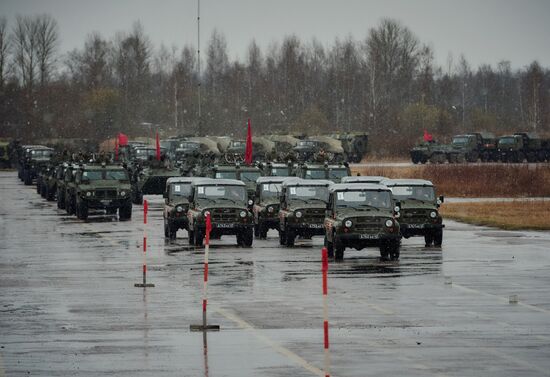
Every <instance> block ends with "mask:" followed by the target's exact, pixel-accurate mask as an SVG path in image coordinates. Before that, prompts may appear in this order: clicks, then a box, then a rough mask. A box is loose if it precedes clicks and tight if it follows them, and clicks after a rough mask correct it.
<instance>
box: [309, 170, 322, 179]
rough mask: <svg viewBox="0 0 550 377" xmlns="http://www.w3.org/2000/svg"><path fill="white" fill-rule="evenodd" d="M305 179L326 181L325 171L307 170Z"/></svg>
mask: <svg viewBox="0 0 550 377" xmlns="http://www.w3.org/2000/svg"><path fill="white" fill-rule="evenodd" d="M304 178H305V179H325V178H326V176H325V169H307V170H306V175H305V177H304Z"/></svg>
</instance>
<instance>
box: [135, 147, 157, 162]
mask: <svg viewBox="0 0 550 377" xmlns="http://www.w3.org/2000/svg"><path fill="white" fill-rule="evenodd" d="M156 156H157V151H156V150H155V149H136V158H137V159H139V160H147V159H149V157H156Z"/></svg>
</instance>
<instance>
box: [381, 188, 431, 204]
mask: <svg viewBox="0 0 550 377" xmlns="http://www.w3.org/2000/svg"><path fill="white" fill-rule="evenodd" d="M390 189H391V191H392V193H393V196H395V198H396V199H417V200H424V201H434V200H435V192H434V188H433V187H431V186H394V187H390Z"/></svg>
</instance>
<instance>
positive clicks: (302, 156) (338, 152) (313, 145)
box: [293, 136, 345, 162]
mask: <svg viewBox="0 0 550 377" xmlns="http://www.w3.org/2000/svg"><path fill="white" fill-rule="evenodd" d="M293 150H294V154H295V156H296V159H297V160H298V161H300V162H312V161H320V160H323V161H329V162H344V160H345V155H344V148H343V147H342V142H341V141H340V140H336V139H333V138H331V137H328V136H310V137H308V138H307V139H305V140H300V141H299V142H298V144H297V145H296V146H295V147H294V149H293Z"/></svg>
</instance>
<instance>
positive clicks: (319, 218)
mask: <svg viewBox="0 0 550 377" xmlns="http://www.w3.org/2000/svg"><path fill="white" fill-rule="evenodd" d="M302 213H303V217H302V218H303V221H304V222H307V223H315V224H318V223H320V224H322V223H324V222H325V210H324V209H322V208H308V209H305V210H303V211H302Z"/></svg>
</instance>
